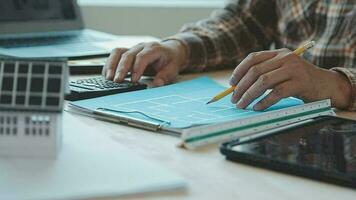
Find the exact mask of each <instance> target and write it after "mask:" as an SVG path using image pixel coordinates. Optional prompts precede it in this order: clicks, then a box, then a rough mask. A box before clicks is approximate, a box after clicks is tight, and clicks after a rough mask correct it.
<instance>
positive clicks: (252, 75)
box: [231, 59, 283, 103]
mask: <svg viewBox="0 0 356 200" xmlns="http://www.w3.org/2000/svg"><path fill="white" fill-rule="evenodd" d="M282 65H283V60H281V59H277V60H276V59H271V60H267V61H265V62H262V63H259V64H257V65H254V66H252V67H251V68H250V69H249V70H248V72H247V73H246V75H245V76H244V77H243V78H242V79H241V80H240V81H239V83H238V84H237V87H236V88H235V91H234V94H233V95H232V97H231V102H232V103H236V102H238V101H239V100H240V98H241V97H242V95H244V94H245V93H246V91H247V89H248V88H250V87H251V86H252V85H253V84H254V83H255V82H256V81H257V79H258V78H259V77H260V76H262V75H263V74H266V73H268V72H271V71H273V70H275V69H278V68H280V67H281V66H282Z"/></svg>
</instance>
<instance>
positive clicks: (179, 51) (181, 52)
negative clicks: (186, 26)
mask: <svg viewBox="0 0 356 200" xmlns="http://www.w3.org/2000/svg"><path fill="white" fill-rule="evenodd" d="M162 44H163V45H164V46H166V47H168V48H169V49H170V50H171V51H172V53H173V56H174V58H175V59H176V63H177V67H178V69H179V72H181V71H184V69H185V68H186V67H187V60H188V53H187V50H186V47H185V45H184V44H183V43H182V42H181V41H179V40H176V39H167V40H163V41H162Z"/></svg>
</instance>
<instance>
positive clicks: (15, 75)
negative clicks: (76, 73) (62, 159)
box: [0, 58, 69, 157]
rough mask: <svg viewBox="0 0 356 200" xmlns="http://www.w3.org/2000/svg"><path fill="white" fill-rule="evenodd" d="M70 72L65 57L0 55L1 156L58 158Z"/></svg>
mask: <svg viewBox="0 0 356 200" xmlns="http://www.w3.org/2000/svg"><path fill="white" fill-rule="evenodd" d="M68 74H69V73H68V68H67V63H66V61H64V60H42V61H33V60H15V59H1V58H0V156H20V157H56V155H57V153H58V151H59V149H60V146H61V140H62V138H61V136H62V110H63V102H64V95H65V92H66V87H67V82H68Z"/></svg>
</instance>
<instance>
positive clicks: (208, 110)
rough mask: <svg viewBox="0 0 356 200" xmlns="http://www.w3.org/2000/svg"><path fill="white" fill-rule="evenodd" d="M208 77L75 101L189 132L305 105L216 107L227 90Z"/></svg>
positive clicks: (226, 102) (292, 102)
mask: <svg viewBox="0 0 356 200" xmlns="http://www.w3.org/2000/svg"><path fill="white" fill-rule="evenodd" d="M225 89H226V87H223V86H221V85H219V84H218V83H216V82H215V81H213V80H211V79H210V78H208V77H202V78H197V79H194V80H190V81H185V82H180V83H176V84H172V85H168V86H163V87H159V88H152V89H147V90H141V91H135V92H128V93H121V94H115V95H110V96H105V97H98V98H94V99H88V100H81V101H75V102H72V103H71V104H72V105H74V106H75V107H80V108H82V109H86V110H91V111H95V110H97V109H105V110H107V111H108V110H109V111H110V112H115V113H120V115H121V116H122V115H124V116H128V117H130V118H136V119H143V120H152V121H156V122H161V123H162V125H163V126H164V127H166V128H178V129H183V128H188V127H192V126H196V125H205V124H213V123H221V122H225V121H231V120H236V119H239V118H244V117H247V116H249V117H250V116H253V115H259V114H261V113H264V112H268V111H271V110H276V109H280V108H286V107H290V106H295V105H300V104H303V101H301V100H299V99H296V98H292V97H291V98H285V99H282V100H281V101H280V102H278V103H277V104H275V105H274V106H272V107H270V108H268V109H267V110H265V111H263V112H256V111H253V110H252V107H253V105H254V104H255V103H256V102H257V101H258V100H260V99H261V98H262V97H263V96H264V95H263V96H262V97H260V98H259V99H257V100H256V101H255V102H253V103H252V104H251V105H249V106H248V108H247V109H238V108H236V106H235V104H232V103H231V102H230V97H231V94H230V95H228V96H226V97H225V98H223V99H221V100H220V101H218V102H215V103H212V104H208V105H207V104H206V102H208V101H209V100H210V99H211V98H212V97H213V96H215V95H216V94H218V93H219V92H221V91H223V90H225Z"/></svg>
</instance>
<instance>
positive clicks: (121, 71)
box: [114, 44, 143, 82]
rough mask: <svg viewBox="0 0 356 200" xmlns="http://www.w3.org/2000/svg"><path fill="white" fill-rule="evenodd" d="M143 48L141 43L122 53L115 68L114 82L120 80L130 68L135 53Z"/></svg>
mask: <svg viewBox="0 0 356 200" xmlns="http://www.w3.org/2000/svg"><path fill="white" fill-rule="evenodd" d="M142 49H143V45H142V44H141V45H136V46H134V47H133V48H131V49H129V50H127V51H126V52H125V53H123V54H122V56H121V59H120V61H119V64H118V65H117V68H116V73H115V78H114V81H115V82H122V81H123V80H124V79H125V77H126V74H127V73H128V72H129V71H130V70H131V69H132V66H133V63H134V61H135V58H136V55H137V54H138V53H139V52H140V51H141V50H142Z"/></svg>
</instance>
